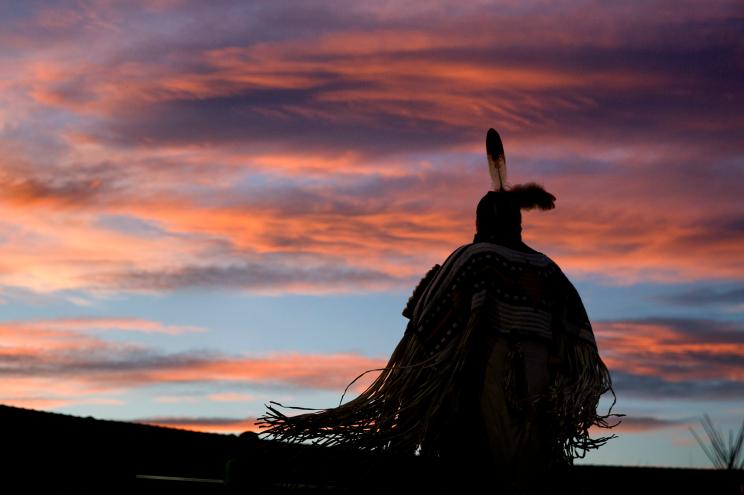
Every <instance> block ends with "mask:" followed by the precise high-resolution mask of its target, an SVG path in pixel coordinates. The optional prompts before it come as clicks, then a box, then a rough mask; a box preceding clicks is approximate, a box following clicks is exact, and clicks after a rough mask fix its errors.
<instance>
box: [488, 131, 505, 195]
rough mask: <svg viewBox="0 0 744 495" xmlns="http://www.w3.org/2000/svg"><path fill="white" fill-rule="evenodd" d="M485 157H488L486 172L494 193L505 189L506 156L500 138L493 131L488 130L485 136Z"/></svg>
mask: <svg viewBox="0 0 744 495" xmlns="http://www.w3.org/2000/svg"><path fill="white" fill-rule="evenodd" d="M486 155H488V172H489V174H491V184H492V185H493V189H494V191H503V190H504V188H506V156H504V145H503V144H502V143H501V136H499V133H498V132H496V130H495V129H488V133H487V134H486Z"/></svg>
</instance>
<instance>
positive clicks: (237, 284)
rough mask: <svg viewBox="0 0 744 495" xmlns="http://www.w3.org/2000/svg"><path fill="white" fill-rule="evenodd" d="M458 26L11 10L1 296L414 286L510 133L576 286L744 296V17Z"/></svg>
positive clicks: (393, 15)
mask: <svg viewBox="0 0 744 495" xmlns="http://www.w3.org/2000/svg"><path fill="white" fill-rule="evenodd" d="M452 7H453V5H450V4H448V3H447V2H434V3H432V4H431V5H430V6H426V7H424V6H417V7H412V8H411V9H404V10H402V11H397V10H392V9H390V8H389V6H387V4H385V3H376V2H372V3H370V4H369V6H365V7H361V6H356V7H353V8H350V9H348V10H347V9H344V12H332V11H329V10H328V8H327V6H323V5H318V4H314V3H309V4H305V3H302V2H301V3H300V4H295V5H293V6H292V8H291V9H290V8H289V7H288V6H284V5H280V4H277V5H272V6H271V8H266V9H260V10H256V9H254V8H252V7H250V6H246V5H243V4H242V3H240V2H238V3H231V2H227V3H224V4H221V6H220V8H219V9H215V10H214V11H212V10H209V9H205V7H204V6H203V5H200V4H199V3H190V2H185V3H181V2H178V3H177V4H173V5H168V4H163V5H159V6H158V7H154V6H152V5H149V4H147V5H143V6H136V5H135V4H126V5H125V4H118V5H110V4H106V5H104V4H92V5H91V6H88V7H86V8H80V9H74V10H73V9H72V8H71V7H70V6H69V5H65V4H38V5H37V4H29V5H28V6H27V7H25V8H23V9H20V8H19V9H14V10H12V12H10V13H9V15H8V16H6V17H5V18H4V20H3V21H2V22H3V28H4V29H3V30H2V31H3V34H2V35H0V36H1V39H2V42H3V44H4V46H8V47H12V48H13V50H12V51H7V52H6V54H5V55H4V56H3V57H2V58H0V68H2V70H3V71H4V72H5V73H6V74H8V76H9V77H7V78H5V79H4V82H3V83H2V88H0V89H2V90H3V95H4V96H3V97H2V100H0V102H1V103H2V104H0V122H2V126H0V151H2V153H1V154H2V159H0V188H1V189H2V192H1V193H0V212H1V213H2V214H3V215H2V217H3V218H4V219H5V220H4V221H3V223H4V225H3V227H4V229H3V230H4V231H6V232H8V234H7V235H6V236H5V238H4V239H3V243H4V248H5V249H4V260H3V263H2V265H0V283H2V284H5V285H8V286H18V287H24V288H31V289H33V290H36V291H54V290H59V289H83V290H89V291H170V290H174V289H179V288H182V287H194V286H197V287H199V286H201V287H204V286H206V287H225V288H228V289H241V290H250V291H258V292H266V291H268V292H276V291H300V292H328V291H342V292H345V291H350V290H362V291H366V290H379V289H383V288H391V287H396V288H400V287H402V286H407V285H410V284H411V280H412V279H413V278H415V276H416V275H418V274H420V273H421V272H422V271H423V270H425V269H426V268H428V265H430V264H431V263H433V262H435V261H439V260H440V259H441V258H442V257H443V256H444V255H445V254H446V253H447V252H448V251H449V250H451V249H452V248H453V247H455V246H456V245H457V244H460V243H464V242H467V241H468V240H469V238H470V236H471V235H472V223H473V222H472V217H473V210H474V205H475V203H476V202H477V200H478V198H479V196H480V195H482V194H483V192H485V190H486V188H487V180H486V177H485V166H484V164H483V162H484V157H483V143H482V141H483V135H484V134H485V130H486V128H487V127H489V126H495V127H498V128H499V130H500V131H501V132H502V134H503V135H504V138H505V140H506V148H507V155H508V157H509V161H510V163H511V164H512V171H513V173H512V177H513V180H514V181H524V180H535V179H537V180H542V181H544V182H545V183H546V185H547V187H548V188H549V189H550V190H551V191H553V192H554V193H556V195H557V196H558V198H559V203H558V204H559V208H558V209H557V210H556V211H555V212H554V213H548V214H544V215H542V216H539V215H534V218H533V215H528V216H527V218H526V222H525V223H526V224H527V226H526V235H527V236H528V238H529V239H530V240H531V241H534V242H535V243H537V244H538V245H539V246H540V247H543V246H544V247H545V249H546V250H547V251H548V252H549V254H553V255H554V256H556V258H557V259H558V260H559V261H560V262H561V263H562V265H563V266H565V267H566V268H567V269H569V270H571V271H573V272H575V273H581V274H583V275H588V276H598V277H602V278H607V279H610V280H620V281H624V282H634V281H642V280H657V281H658V280H665V281H677V280H683V279H684V280H690V279H711V278H719V279H720V278H739V277H742V276H744V259H742V254H741V250H740V249H739V248H738V246H740V245H741V243H742V242H743V241H744V230H743V229H742V228H741V227H742V222H743V220H744V219H743V218H742V216H741V211H742V206H743V205H742V200H741V196H740V193H739V191H741V189H742V187H744V183H743V182H742V181H743V179H742V177H744V174H742V173H741V156H742V154H743V153H744V148H743V147H742V144H741V140H740V139H739V135H740V132H739V131H740V130H741V128H742V124H744V122H743V121H742V117H741V116H742V115H744V112H741V111H740V110H742V105H743V104H744V94H743V93H742V89H741V88H742V87H744V85H742V82H744V77H743V76H742V74H744V70H743V68H742V64H741V62H740V61H741V60H742V59H743V58H744V57H742V55H744V50H743V49H742V46H741V43H739V42H738V40H739V39H740V36H739V34H741V32H742V29H744V27H743V26H744V21H742V19H741V17H740V16H738V15H737V10H736V8H735V3H728V2H716V3H715V5H714V6H712V7H711V8H710V9H705V11H702V10H701V9H699V8H694V7H693V6H692V4H690V5H687V4H684V3H683V4H681V5H680V4H679V3H676V2H673V3H672V2H655V3H651V4H647V5H644V6H636V7H635V8H628V7H624V6H615V5H603V6H598V5H593V6H592V8H591V9H589V8H587V6H585V5H583V2H561V3H560V8H559V7H546V6H545V5H544V4H543V3H542V2H530V3H526V4H524V5H523V6H520V7H517V6H506V5H500V6H498V8H497V7H496V6H494V5H491V4H488V3H477V4H473V5H471V6H468V7H462V6H460V5H459V4H458V12H459V15H458V16H456V17H455V18H453V19H449V17H448V20H447V22H446V23H445V22H443V20H442V19H443V18H440V17H438V16H439V15H441V13H442V12H445V11H448V9H450V8H452ZM554 9H558V10H554ZM596 9H600V10H604V12H603V13H601V14H600V13H598V12H596ZM590 11H591V12H593V13H592V14H591V15H589V14H587V12H590ZM143 12H145V13H147V15H145V14H143ZM300 13H302V15H303V16H304V17H302V19H303V21H302V22H301V21H300V20H299V18H298V17H297V16H298V15H300ZM522 19H529V22H524V21H522ZM601 19H605V20H604V21H602V20H601ZM609 19H612V22H609ZM246 25H249V26H253V27H254V28H252V29H246ZM268 25H270V26H272V30H270V31H267V30H266V29H265V28H262V27H261V26H268ZM215 26H219V29H215ZM300 26H301V27H300ZM494 26H498V29H494ZM207 32H209V33H212V35H210V36H205V35H203V34H195V33H207ZM131 34H134V35H133V36H132V35H131ZM93 40H95V42H93ZM91 47H95V48H94V49H92V48H91ZM155 47H157V49H155ZM11 68H13V70H11ZM11 232H12V233H11Z"/></svg>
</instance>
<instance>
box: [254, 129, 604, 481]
mask: <svg viewBox="0 0 744 495" xmlns="http://www.w3.org/2000/svg"><path fill="white" fill-rule="evenodd" d="M487 150H488V158H489V169H490V171H491V177H492V180H493V185H494V189H495V190H494V191H490V192H488V193H487V194H486V195H485V196H484V197H483V198H482V199H481V200H480V202H479V203H478V207H477V210H476V234H475V238H474V240H473V243H471V244H467V245H465V246H462V247H460V248H458V249H457V250H455V251H454V252H453V253H452V254H451V255H450V256H449V257H448V258H447V260H446V261H445V262H444V263H443V264H442V265H441V266H439V265H436V266H435V267H434V268H432V269H431V270H430V271H429V273H428V274H427V275H426V276H425V277H424V278H423V279H422V280H421V282H420V283H419V285H418V286H417V287H416V289H415V290H414V293H413V295H412V296H411V298H410V300H409V302H408V305H407V306H406V308H405V310H404V311H403V314H404V315H405V316H406V317H407V318H409V323H408V326H407V328H406V332H405V334H404V336H403V338H402V339H401V341H400V343H399V344H398V346H397V347H396V349H395V351H394V352H393V354H392V356H391V358H390V361H389V362H388V364H387V366H386V367H385V368H384V369H383V370H382V372H381V374H380V376H379V377H378V378H377V379H376V380H375V382H374V383H373V384H372V385H371V386H370V387H369V388H367V389H366V390H365V391H364V392H363V393H362V394H361V395H359V397H357V398H356V399H354V400H352V401H350V402H348V403H346V404H344V405H342V406H339V407H337V408H334V409H327V410H323V411H318V412H314V413H310V414H302V415H299V416H293V417H288V416H285V415H284V414H283V413H281V412H280V411H279V410H278V409H277V408H276V407H273V406H269V412H268V413H267V415H266V416H265V417H264V418H262V420H263V422H264V425H265V426H267V427H268V429H267V430H266V434H267V435H268V436H269V437H272V438H278V439H282V440H287V441H294V442H297V441H304V440H309V441H313V442H316V443H320V444H323V445H348V446H353V447H356V448H360V449H369V450H377V451H389V452H392V453H411V454H412V453H414V452H418V453H419V454H420V455H422V456H431V457H437V458H439V459H441V460H447V461H448V465H449V466H450V467H451V468H452V474H453V476H455V477H458V476H459V477H460V478H461V479H462V481H463V485H464V486H465V487H466V488H473V486H474V485H473V483H475V485H478V484H480V485H481V486H490V487H491V488H492V489H493V490H499V489H502V490H510V489H516V490H524V489H527V490H530V489H535V488H539V487H538V486H537V485H536V483H535V481H538V480H539V481H541V482H543V483H545V482H546V481H547V483H549V480H550V477H549V476H547V474H549V473H550V472H551V470H553V468H558V467H560V466H566V465H569V464H570V463H571V462H572V461H573V459H574V458H575V457H580V456H583V455H584V454H585V452H586V451H587V450H590V449H593V448H597V447H599V446H601V445H603V444H604V443H605V442H606V441H607V439H608V438H610V437H603V438H598V439H591V438H590V437H589V433H588V430H589V428H590V427H591V426H592V425H598V426H602V427H606V426H607V423H606V421H605V420H606V418H607V416H600V415H598V414H597V404H598V401H599V397H600V396H601V395H602V394H603V393H605V392H607V391H611V390H612V388H611V382H610V376H609V372H608V371H607V368H606V367H605V365H604V363H603V362H602V360H601V359H600V357H599V353H598V351H597V346H596V342H595V340H594V335H593V332H592V327H591V324H590V323H589V319H588V317H587V314H586V311H585V309H584V306H583V304H582V302H581V298H580V297H579V295H578V293H577V291H576V289H575V288H574V286H573V285H572V284H571V283H570V282H569V280H568V279H567V278H566V276H565V275H564V274H563V272H561V270H560V268H559V267H558V266H557V265H556V264H555V263H554V262H553V261H552V260H550V259H549V258H548V257H547V256H545V255H544V254H542V253H539V252H537V251H535V250H533V249H531V248H530V247H529V246H527V245H526V244H525V243H524V242H523V241H522V235H521V232H522V226H521V223H522V222H521V220H522V219H521V210H522V209H531V208H539V209H543V210H548V209H551V208H553V207H554V201H555V197H554V196H553V195H551V194H550V193H548V192H546V191H545V190H544V189H543V188H542V187H541V186H538V185H536V184H526V185H517V186H514V187H511V188H508V187H506V180H505V179H506V169H505V166H506V165H505V159H504V153H503V147H502V145H501V140H500V138H499V137H498V134H497V133H496V132H495V131H493V129H491V130H489V133H488V138H487ZM553 472H554V471H553Z"/></svg>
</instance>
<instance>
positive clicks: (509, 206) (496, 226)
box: [476, 129, 555, 239]
mask: <svg viewBox="0 0 744 495" xmlns="http://www.w3.org/2000/svg"><path fill="white" fill-rule="evenodd" d="M486 155H487V157H488V172H489V175H490V176H491V185H492V187H493V190H492V191H489V192H488V193H486V195H485V196H483V198H481V200H480V202H479V203H478V209H477V211H476V230H477V234H476V238H477V239H478V238H480V239H486V238H488V237H493V236H494V235H497V236H506V237H511V236H515V235H519V234H520V232H521V230H522V214H521V210H531V209H533V208H539V209H541V210H550V209H552V208H555V196H553V195H552V194H550V193H549V192H547V191H546V190H545V189H543V187H542V186H541V185H539V184H536V183H534V182H530V183H527V184H517V185H515V186H511V187H510V186H508V185H507V184H506V155H505V154H504V145H503V144H502V142H501V137H500V136H499V133H498V132H496V130H495V129H488V133H487V134H486Z"/></svg>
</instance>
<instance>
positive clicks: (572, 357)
mask: <svg viewBox="0 0 744 495" xmlns="http://www.w3.org/2000/svg"><path fill="white" fill-rule="evenodd" d="M564 338H565V337H564ZM562 344H563V345H561V347H562V351H561V359H562V360H563V362H562V366H561V367H560V369H559V371H558V373H557V375H556V377H555V380H554V381H553V384H552V386H551V387H550V390H549V393H548V396H547V397H546V400H545V402H546V405H547V410H548V418H547V421H548V423H549V424H550V426H551V430H552V435H553V438H555V439H556V440H557V442H556V447H557V449H556V452H554V453H553V457H554V459H556V460H559V461H562V462H564V463H571V462H572V461H573V459H577V458H583V457H584V456H586V454H587V452H589V451H590V450H594V449H597V448H599V447H601V446H602V445H604V444H606V443H607V442H608V441H609V440H611V439H612V438H615V437H616V435H608V436H602V437H598V438H591V437H590V436H589V429H590V428H591V427H592V426H597V427H599V428H614V427H615V426H617V425H618V424H619V421H617V422H615V423H614V424H610V421H609V420H610V419H611V418H620V417H622V416H624V415H622V414H613V413H612V408H613V407H614V406H615V403H616V401H617V397H616V396H615V391H614V390H613V388H612V379H611V377H610V372H609V370H608V369H607V367H606V366H605V364H604V362H602V359H601V358H600V356H599V352H598V351H597V348H596V347H595V346H594V345H592V344H590V343H588V342H586V341H583V340H578V339H576V340H573V339H572V341H571V342H563V343H562ZM607 392H610V393H611V394H612V404H611V405H610V406H609V408H608V411H607V414H604V415H602V414H598V412H597V407H598V405H599V399H600V397H601V396H602V395H604V394H605V393H607Z"/></svg>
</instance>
